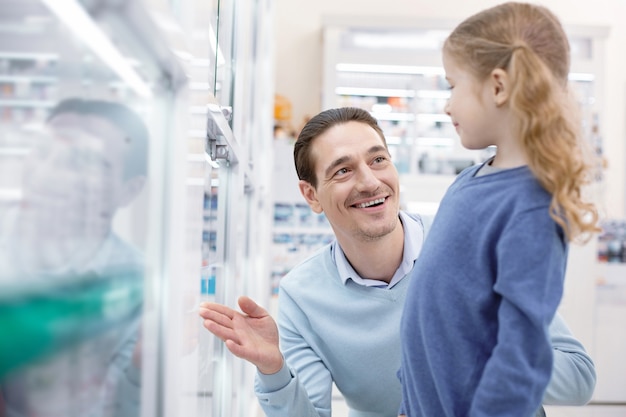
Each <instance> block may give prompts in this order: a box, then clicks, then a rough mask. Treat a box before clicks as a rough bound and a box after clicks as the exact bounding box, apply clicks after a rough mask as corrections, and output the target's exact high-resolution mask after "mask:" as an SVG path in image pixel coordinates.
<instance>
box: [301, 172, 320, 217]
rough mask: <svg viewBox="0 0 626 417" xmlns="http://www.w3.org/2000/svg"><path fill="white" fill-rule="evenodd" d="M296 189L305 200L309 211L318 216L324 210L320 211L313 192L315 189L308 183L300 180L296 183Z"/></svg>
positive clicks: (315, 193)
mask: <svg viewBox="0 0 626 417" xmlns="http://www.w3.org/2000/svg"><path fill="white" fill-rule="evenodd" d="M298 187H299V188H300V194H302V197H304V199H305V200H306V202H307V203H308V205H309V207H311V210H313V212H314V213H317V214H320V213H321V212H323V211H324V210H323V209H322V205H321V204H320V202H319V200H318V199H317V192H316V191H315V187H313V186H312V185H311V183H309V182H308V181H304V180H300V181H299V182H298Z"/></svg>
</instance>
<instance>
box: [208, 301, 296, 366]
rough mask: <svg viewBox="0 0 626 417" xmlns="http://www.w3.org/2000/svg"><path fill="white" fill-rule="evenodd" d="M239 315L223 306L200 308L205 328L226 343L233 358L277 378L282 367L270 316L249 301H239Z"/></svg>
mask: <svg viewBox="0 0 626 417" xmlns="http://www.w3.org/2000/svg"><path fill="white" fill-rule="evenodd" d="M238 302H239V308H241V311H242V312H243V314H242V313H240V312H238V311H235V310H233V309H232V308H229V307H227V306H225V305H223V304H217V303H209V302H205V303H202V304H200V308H199V314H200V317H202V318H203V319H204V321H203V325H204V327H205V328H206V329H207V330H208V331H210V332H211V333H213V334H214V335H215V336H217V337H219V338H220V339H222V340H223V341H224V343H225V344H226V347H227V348H228V350H230V351H231V352H232V354H233V355H235V356H237V357H240V358H242V359H245V360H247V361H248V362H250V363H252V364H253V365H255V366H256V367H257V368H258V370H259V372H261V373H264V374H275V373H276V372H278V371H279V370H280V369H281V368H282V366H283V355H282V354H281V353H280V348H279V345H278V327H277V326H276V322H275V321H274V319H273V318H272V316H270V314H269V313H268V312H267V310H265V309H264V308H263V307H261V306H260V305H258V304H257V303H255V302H254V301H253V300H252V299H251V298H249V297H245V296H243V297H239V300H238Z"/></svg>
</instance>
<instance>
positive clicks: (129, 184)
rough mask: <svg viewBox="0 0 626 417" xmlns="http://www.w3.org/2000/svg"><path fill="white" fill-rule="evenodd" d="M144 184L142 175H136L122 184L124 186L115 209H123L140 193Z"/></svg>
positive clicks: (144, 180)
mask: <svg viewBox="0 0 626 417" xmlns="http://www.w3.org/2000/svg"><path fill="white" fill-rule="evenodd" d="M145 183H146V177H145V176H144V175H138V176H136V177H133V178H131V179H129V180H127V181H126V182H124V186H123V188H122V190H121V192H120V194H119V196H118V199H117V207H118V208H119V207H124V206H126V205H128V204H129V203H130V202H131V201H133V200H134V199H135V197H137V195H138V194H139V193H140V192H141V190H142V189H143V186H144V184H145Z"/></svg>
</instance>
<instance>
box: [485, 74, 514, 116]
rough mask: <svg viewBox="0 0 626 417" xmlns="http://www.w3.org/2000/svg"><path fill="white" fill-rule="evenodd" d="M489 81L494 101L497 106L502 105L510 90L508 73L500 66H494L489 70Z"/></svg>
mask: <svg viewBox="0 0 626 417" xmlns="http://www.w3.org/2000/svg"><path fill="white" fill-rule="evenodd" d="M489 82H490V83H491V91H492V92H493V99H494V103H495V104H496V106H498V107H499V106H502V105H503V104H504V103H506V102H507V100H508V99H509V93H510V91H511V80H510V78H509V74H507V72H506V71H505V70H503V69H502V68H496V69H494V70H493V71H491V75H490V76H489Z"/></svg>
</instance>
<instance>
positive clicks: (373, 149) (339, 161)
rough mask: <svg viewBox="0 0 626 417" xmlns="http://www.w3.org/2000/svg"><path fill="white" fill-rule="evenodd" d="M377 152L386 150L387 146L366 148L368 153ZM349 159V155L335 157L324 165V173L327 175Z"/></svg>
mask: <svg viewBox="0 0 626 417" xmlns="http://www.w3.org/2000/svg"><path fill="white" fill-rule="evenodd" d="M379 152H387V148H385V147H384V146H383V145H375V146H372V147H371V148H369V149H368V150H367V153H368V155H373V154H377V153H379ZM350 159H352V158H351V157H349V156H342V157H340V158H337V159H335V160H334V161H332V162H331V163H330V165H328V167H326V169H325V170H324V175H325V176H326V177H328V176H329V175H331V174H332V172H333V171H334V170H335V168H337V167H338V166H339V165H341V164H345V163H346V162H348V161H349V160H350Z"/></svg>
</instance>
